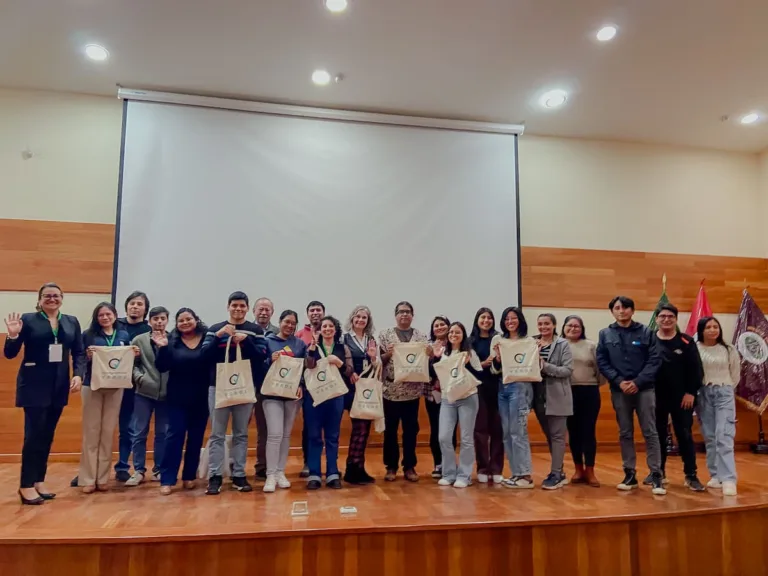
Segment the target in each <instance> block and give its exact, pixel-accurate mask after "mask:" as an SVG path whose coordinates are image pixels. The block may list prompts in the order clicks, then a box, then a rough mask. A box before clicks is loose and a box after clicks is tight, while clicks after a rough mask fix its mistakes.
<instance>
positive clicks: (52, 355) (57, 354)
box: [48, 344, 64, 362]
mask: <svg viewBox="0 0 768 576" xmlns="http://www.w3.org/2000/svg"><path fill="white" fill-rule="evenodd" d="M63 359H64V347H63V346H62V345H61V344H50V345H49V346H48V362H61V361H62V360H63Z"/></svg>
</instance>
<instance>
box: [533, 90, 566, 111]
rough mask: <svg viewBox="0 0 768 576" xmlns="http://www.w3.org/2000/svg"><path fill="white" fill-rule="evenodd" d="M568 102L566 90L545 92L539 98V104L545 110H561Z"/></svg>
mask: <svg viewBox="0 0 768 576" xmlns="http://www.w3.org/2000/svg"><path fill="white" fill-rule="evenodd" d="M566 100H568V93H567V92H566V91H565V90H550V91H549V92H545V93H544V94H542V95H541V98H539V104H541V105H542V106H544V108H559V107H560V106H562V105H563V104H565V102H566Z"/></svg>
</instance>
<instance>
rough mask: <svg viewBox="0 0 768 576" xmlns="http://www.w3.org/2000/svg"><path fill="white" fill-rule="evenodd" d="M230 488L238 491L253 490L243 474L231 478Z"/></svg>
mask: <svg viewBox="0 0 768 576" xmlns="http://www.w3.org/2000/svg"><path fill="white" fill-rule="evenodd" d="M232 489H233V490H237V491H238V492H251V491H252V490H253V488H252V487H251V485H250V484H248V480H247V479H246V478H245V476H237V477H235V478H232Z"/></svg>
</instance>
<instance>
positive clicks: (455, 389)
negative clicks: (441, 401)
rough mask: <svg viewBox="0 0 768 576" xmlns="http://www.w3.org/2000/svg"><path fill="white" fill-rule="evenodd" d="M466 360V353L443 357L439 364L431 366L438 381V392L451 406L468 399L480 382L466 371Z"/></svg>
mask: <svg viewBox="0 0 768 576" xmlns="http://www.w3.org/2000/svg"><path fill="white" fill-rule="evenodd" d="M466 359H467V353H466V352H460V353H459V354H451V355H450V356H443V357H442V358H441V359H440V361H439V362H435V364H434V365H433V366H432V367H433V368H434V369H435V374H437V379H438V380H439V381H440V390H441V391H442V393H443V394H444V395H445V397H446V399H447V400H448V402H450V403H451V404H453V403H454V402H456V401H457V400H463V399H464V398H469V397H470V396H471V395H472V394H474V393H475V392H476V391H477V385H478V384H479V383H480V381H479V380H478V379H477V378H475V377H474V375H473V374H472V373H471V372H470V371H469V370H467V365H466V364H465V362H466Z"/></svg>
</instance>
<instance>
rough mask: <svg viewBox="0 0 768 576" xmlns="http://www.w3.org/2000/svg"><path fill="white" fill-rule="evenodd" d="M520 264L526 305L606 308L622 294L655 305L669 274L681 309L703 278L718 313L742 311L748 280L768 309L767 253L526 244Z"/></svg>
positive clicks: (643, 305)
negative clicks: (694, 252) (710, 253)
mask: <svg viewBox="0 0 768 576" xmlns="http://www.w3.org/2000/svg"><path fill="white" fill-rule="evenodd" d="M521 263H522V284H523V303H524V304H525V305H526V306H535V307H541V308H547V307H550V308H591V309H599V310H603V309H606V308H607V306H608V302H609V301H610V299H611V298H612V297H613V296H616V295H617V294H623V295H626V296H630V297H631V298H633V299H634V300H635V305H636V307H637V309H638V310H653V309H654V307H655V306H656V304H657V302H658V300H659V295H660V294H661V278H662V275H664V274H666V275H667V294H668V296H669V298H670V300H671V301H672V302H673V303H675V304H676V305H677V306H678V307H679V308H680V310H690V309H691V308H692V307H693V303H694V301H695V300H696V294H697V293H698V290H699V284H700V282H701V280H702V279H703V278H706V288H707V296H708V298H709V302H710V304H711V306H712V309H713V310H714V311H715V313H719V314H725V313H736V312H738V310H739V304H740V303H741V293H742V291H743V289H744V281H745V280H746V282H747V283H748V284H749V286H750V288H749V291H750V294H752V297H753V298H754V299H755V300H756V301H757V303H758V304H759V305H760V306H761V307H763V308H764V309H768V260H766V259H763V258H736V257H731V256H700V255H687V254H661V253H657V252H619V251H612V250H578V249H569V248H541V247H535V246H523V247H522V248H521Z"/></svg>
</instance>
